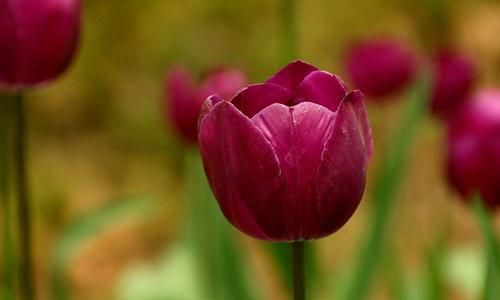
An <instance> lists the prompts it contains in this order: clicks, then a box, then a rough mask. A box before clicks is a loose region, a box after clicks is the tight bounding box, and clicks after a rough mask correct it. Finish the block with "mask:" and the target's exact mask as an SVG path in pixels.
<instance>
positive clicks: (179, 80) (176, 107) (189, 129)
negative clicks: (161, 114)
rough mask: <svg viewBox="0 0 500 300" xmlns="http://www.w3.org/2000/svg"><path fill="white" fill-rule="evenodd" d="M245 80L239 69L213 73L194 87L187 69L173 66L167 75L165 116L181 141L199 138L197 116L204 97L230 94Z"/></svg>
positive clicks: (227, 95)
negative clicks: (182, 139) (181, 138)
mask: <svg viewBox="0 0 500 300" xmlns="http://www.w3.org/2000/svg"><path fill="white" fill-rule="evenodd" d="M245 83H246V79H245V75H244V74H243V73H242V72H240V71H238V70H231V69H230V70H219V71H216V72H212V73H210V74H208V75H207V76H206V78H205V79H204V80H203V81H202V82H201V83H200V84H199V85H198V86H197V85H196V84H195V82H194V80H193V79H192V77H191V74H190V73H189V71H188V70H187V69H186V68H184V67H176V68H174V69H172V70H171V71H170V72H169V74H168V75H167V84H166V86H167V91H166V96H167V102H166V104H167V115H168V120H169V121H170V122H171V123H172V125H173V126H174V127H175V129H176V130H177V132H178V133H179V135H180V136H181V137H183V138H184V140H186V141H188V142H190V143H193V144H196V143H197V141H198V133H197V132H198V116H199V114H200V108H201V106H202V105H203V102H204V101H205V99H206V98H207V97H208V96H210V95H213V94H219V95H222V96H224V97H231V96H232V95H234V94H235V93H236V92H237V91H238V90H239V89H241V88H242V87H243V86H244V85H245Z"/></svg>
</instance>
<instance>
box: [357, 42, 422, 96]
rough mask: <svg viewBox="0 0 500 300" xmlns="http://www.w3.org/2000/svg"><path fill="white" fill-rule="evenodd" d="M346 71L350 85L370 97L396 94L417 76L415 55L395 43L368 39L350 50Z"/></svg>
mask: <svg viewBox="0 0 500 300" xmlns="http://www.w3.org/2000/svg"><path fill="white" fill-rule="evenodd" d="M347 71H348V74H349V76H350V78H351V80H352V82H353V84H354V85H355V86H356V87H357V88H359V89H360V90H361V91H362V92H363V93H365V94H366V95H367V96H369V97H373V98H376V99H382V98H383V97H385V96H390V95H392V94H394V93H396V92H399V91H400V90H402V89H403V88H404V87H406V86H407V85H408V83H410V82H411V80H412V79H413V77H414V76H415V73H416V59H415V56H414V54H413V53H412V52H411V51H410V50H408V49H406V48H405V47H403V46H402V45H401V44H399V43H398V42H396V41H392V40H380V39H377V40H368V41H364V42H360V43H357V44H355V45H354V46H353V47H351V49H350V51H349V53H348V56H347Z"/></svg>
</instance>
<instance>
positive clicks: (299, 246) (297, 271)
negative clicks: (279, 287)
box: [291, 242, 306, 300]
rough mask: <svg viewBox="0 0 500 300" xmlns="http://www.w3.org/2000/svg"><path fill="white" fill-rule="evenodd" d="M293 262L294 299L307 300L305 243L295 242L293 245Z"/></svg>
mask: <svg viewBox="0 0 500 300" xmlns="http://www.w3.org/2000/svg"><path fill="white" fill-rule="evenodd" d="M291 245H292V261H293V299H294V300H305V299H306V286H305V263H304V242H293V243H292V244H291Z"/></svg>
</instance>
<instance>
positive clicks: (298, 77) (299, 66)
mask: <svg viewBox="0 0 500 300" xmlns="http://www.w3.org/2000/svg"><path fill="white" fill-rule="evenodd" d="M199 143H200V152H201V155H202V159H203V163H204V167H205V171H206V174H207V177H208V181H209V183H210V186H211V188H212V190H213V192H214V194H215V197H216V199H217V201H218V203H219V206H220V208H221V210H222V212H223V213H224V215H225V216H226V218H227V219H228V220H229V222H231V223H232V224H233V225H234V226H235V227H237V228H238V229H239V230H241V231H243V232H245V233H246V234H248V235H251V236H253V237H255V238H258V239H262V240H270V241H296V240H303V239H316V238H320V237H324V236H327V235H329V234H331V233H333V232H335V231H336V230H338V229H339V228H341V227H342V226H343V225H344V224H345V223H346V222H347V221H348V220H349V218H350V217H351V216H352V214H353V213H354V211H355V210H356V208H357V206H358V204H359V202H360V200H361V197H362V195H363V191H364V186H365V177H366V169H367V165H368V160H369V158H370V156H371V153H372V137H371V129H370V125H369V123H368V118H367V114H366V111H365V107H364V102H363V94H361V92H359V91H351V92H348V90H347V87H346V85H345V84H344V83H343V82H342V80H341V79H340V78H339V77H337V76H335V75H332V74H330V73H328V72H325V71H320V70H318V69H316V68H315V67H314V66H312V65H309V64H306V63H304V62H302V61H295V62H293V63H291V64H289V65H288V66H286V67H285V68H284V69H282V70H281V71H279V72H278V73H277V74H276V75H274V76H273V77H271V78H270V79H269V80H267V81H266V82H265V83H262V84H253V85H249V86H248V87H246V88H245V89H243V90H241V91H240V92H239V93H238V94H237V95H236V96H234V97H233V98H232V99H231V100H229V101H227V100H224V99H221V97H219V96H212V97H210V98H209V99H207V101H206V102H205V104H204V106H203V108H202V114H201V117H200V122H199Z"/></svg>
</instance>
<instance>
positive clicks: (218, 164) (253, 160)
mask: <svg viewBox="0 0 500 300" xmlns="http://www.w3.org/2000/svg"><path fill="white" fill-rule="evenodd" d="M207 101H210V100H207ZM199 143H200V152H201V155H202V157H203V162H204V167H205V171H206V174H207V177H208V181H209V183H210V186H211V188H212V190H213V192H214V194H215V197H216V199H217V201H218V202H219V205H220V207H221V209H222V211H223V213H224V215H225V216H226V218H227V219H228V220H229V221H230V222H231V223H232V224H233V225H234V226H236V227H237V228H238V229H240V230H241V231H243V232H245V233H247V234H249V235H251V236H253V237H256V238H259V239H264V240H276V241H281V240H286V236H285V235H286V232H287V229H286V226H285V224H286V223H285V220H286V218H285V211H284V208H283V206H282V203H281V202H280V200H279V199H285V197H284V182H283V178H282V177H281V175H280V173H281V171H280V168H279V162H278V158H277V157H276V154H275V153H274V150H273V148H272V146H271V144H270V143H269V141H268V140H267V139H266V138H265V137H264V135H263V134H262V132H261V131H260V130H259V129H258V128H256V127H255V125H253V123H252V122H251V121H250V119H248V118H247V117H246V116H245V115H244V114H242V113H241V112H240V111H239V110H238V109H237V108H236V107H234V105H233V104H231V103H230V102H228V101H220V102H219V103H217V104H215V105H214V106H213V107H212V109H211V110H210V111H209V112H208V113H207V114H205V115H204V116H203V117H202V119H200V130H199Z"/></svg>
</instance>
